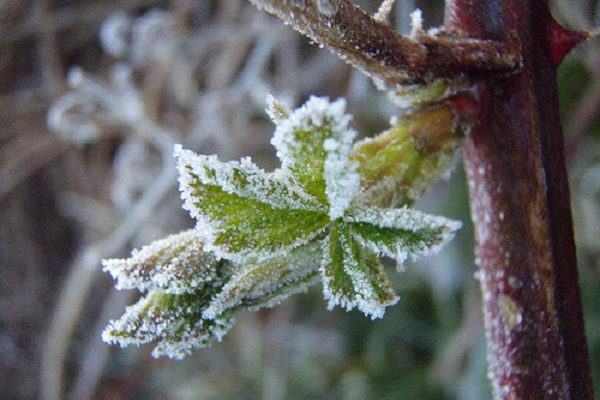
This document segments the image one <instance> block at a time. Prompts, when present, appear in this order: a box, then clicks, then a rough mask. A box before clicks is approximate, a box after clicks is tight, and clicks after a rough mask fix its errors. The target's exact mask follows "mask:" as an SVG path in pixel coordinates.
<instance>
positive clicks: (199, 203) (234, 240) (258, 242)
mask: <svg viewBox="0 0 600 400" xmlns="http://www.w3.org/2000/svg"><path fill="white" fill-rule="evenodd" d="M176 154H177V155H178V156H179V168H180V187H181V190H182V197H183V198H184V200H185V208H187V209H188V210H189V211H190V213H191V214H192V216H194V217H195V218H196V219H197V220H198V224H197V226H196V229H197V230H198V231H200V232H201V234H202V235H203V236H204V238H205V241H206V245H205V248H204V249H205V250H206V251H213V252H215V254H216V255H217V257H222V258H226V259H229V260H232V261H234V262H242V261H246V260H249V259H254V258H256V259H258V260H259V261H261V260H264V259H267V258H270V257H275V256H278V255H282V254H285V253H286V252H289V251H290V250H292V249H293V248H295V247H298V246H300V245H302V244H306V243H308V242H309V241H310V240H312V239H313V238H315V237H316V236H317V235H319V234H320V233H321V231H322V230H323V229H324V227H325V226H326V225H327V223H328V222H329V221H328V217H327V215H326V214H325V210H326V208H325V206H323V205H320V204H319V203H316V202H314V199H312V198H311V197H310V196H308V195H306V194H305V193H303V192H302V191H301V190H299V189H298V188H297V187H295V186H294V185H293V184H291V183H290V182H289V181H284V180H282V179H280V178H279V177H277V176H274V175H273V174H267V173H265V172H264V171H262V170H259V169H258V168H257V167H256V166H255V165H254V164H251V163H249V161H247V162H242V163H235V162H231V163H221V162H219V161H218V160H217V159H216V157H205V156H198V155H196V154H194V153H192V152H190V151H186V150H181V149H177V150H176Z"/></svg>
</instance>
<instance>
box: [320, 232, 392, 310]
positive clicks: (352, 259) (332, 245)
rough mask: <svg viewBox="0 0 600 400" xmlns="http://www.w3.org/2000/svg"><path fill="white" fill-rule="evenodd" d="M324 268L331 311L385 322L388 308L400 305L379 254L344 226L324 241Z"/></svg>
mask: <svg viewBox="0 0 600 400" xmlns="http://www.w3.org/2000/svg"><path fill="white" fill-rule="evenodd" d="M323 252H324V258H323V264H322V267H321V272H322V280H323V293H324V295H325V299H326V300H328V302H329V304H328V308H329V309H332V308H333V307H334V306H336V305H339V306H341V307H343V308H345V309H347V310H351V309H353V308H354V307H356V308H358V309H359V310H360V311H362V312H363V313H365V314H366V315H367V316H371V318H373V319H375V318H381V317H383V314H384V312H385V307H387V306H390V305H393V304H396V302H397V301H398V297H397V296H396V294H395V293H394V291H393V289H392V287H391V284H390V282H389V279H388V277H387V275H386V273H385V271H384V269H383V266H382V265H381V263H380V261H379V258H378V257H377V254H376V253H375V252H373V251H371V250H369V249H367V248H365V247H363V246H361V245H360V244H359V243H358V242H357V241H356V240H355V239H354V238H353V236H352V235H351V234H350V232H349V231H348V230H347V227H346V226H345V224H344V223H343V222H336V223H335V224H334V227H333V228H332V230H331V232H330V234H329V236H328V237H327V238H326V239H325V241H324V250H323Z"/></svg>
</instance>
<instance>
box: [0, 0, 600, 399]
mask: <svg viewBox="0 0 600 400" xmlns="http://www.w3.org/2000/svg"><path fill="white" fill-rule="evenodd" d="M355 2H356V3H357V4H360V5H361V7H363V8H364V9H365V10H366V11H368V12H371V13H372V12H374V11H376V9H377V6H378V4H377V2H376V1H366V0H365V1H355ZM415 7H420V8H422V9H423V12H424V19H425V23H426V25H427V26H435V25H438V24H440V22H441V20H442V13H443V3H442V2H441V1H438V0H429V1H428V0H422V1H415V0H399V1H398V2H397V4H396V5H395V7H394V9H393V12H392V14H393V15H392V18H391V20H392V23H393V25H394V26H395V27H396V29H397V30H398V31H401V32H404V33H406V32H408V31H409V29H410V27H409V23H408V21H409V18H408V14H409V13H410V12H411V11H412V10H413V9H414V8H415ZM553 8H554V13H555V16H556V18H557V19H558V20H559V21H560V22H562V23H563V24H565V25H566V26H568V27H571V28H577V29H586V28H590V27H593V26H594V25H595V26H600V23H599V21H600V12H599V11H598V8H599V7H598V4H597V2H596V1H595V0H556V1H555V2H554V3H553ZM594 16H595V18H596V22H595V23H594ZM559 82H560V91H561V102H562V103H561V107H562V109H561V113H562V116H563V123H564V127H565V140H566V144H567V157H568V162H569V170H570V174H571V185H572V200H573V206H574V214H575V222H576V230H577V241H578V251H579V268H580V274H581V284H582V290H583V293H584V305H585V316H586V323H587V332H588V340H589V346H590V351H591V355H592V363H593V366H594V377H595V382H596V384H597V385H598V384H599V383H600V295H599V294H598V293H599V292H600V291H599V289H600V51H599V43H598V41H595V42H593V43H589V44H587V45H586V46H583V47H581V48H580V49H578V50H577V51H575V52H574V53H573V54H571V55H570V56H569V57H568V59H567V60H566V61H565V63H564V64H563V66H562V67H561V70H560V76H559ZM267 93H272V94H273V95H274V96H275V97H276V98H278V99H279V100H282V101H284V102H286V103H287V104H288V105H290V106H292V107H295V106H298V105H300V104H302V103H303V102H304V101H305V100H306V99H307V98H308V96H309V95H310V94H315V95H320V96H329V97H330V98H332V99H335V98H338V97H340V96H344V97H346V98H347V99H348V111H349V112H350V113H352V114H353V115H354V119H353V122H352V125H353V127H354V128H355V129H357V130H358V131H359V132H361V133H363V134H367V135H368V134H374V133H376V132H379V131H381V130H383V129H385V128H386V126H387V124H388V121H389V118H390V117H391V116H392V115H394V114H396V113H398V112H399V110H397V109H396V108H394V107H393V106H392V105H391V104H390V103H389V102H388V101H387V100H386V98H385V96H384V95H383V94H382V93H380V92H378V91H377V90H375V89H374V87H373V84H372V83H371V82H370V80H369V79H367V78H365V77H364V76H362V75H361V74H360V73H357V72H355V71H353V70H352V69H351V68H350V67H349V66H347V65H346V64H344V63H343V62H342V61H339V60H338V59H337V58H336V57H334V56H332V55H331V54H329V53H328V52H327V51H325V50H321V49H319V48H318V47H317V46H314V45H311V44H310V43H309V41H308V40H307V39H305V38H303V37H301V36H300V35H298V34H297V33H295V32H294V31H293V30H292V29H291V28H289V27H286V26H284V25H283V24H282V23H281V22H280V21H279V20H277V19H275V18H273V17H270V16H269V15H267V14H265V13H261V12H258V11H257V10H256V9H255V8H254V7H253V6H251V5H250V4H249V2H248V1H245V0H227V1H224V0H221V1H218V0H196V1H192V0H172V1H159V0H124V1H116V0H96V1H91V0H2V1H0V354H1V356H0V382H1V383H0V398H2V399H34V398H41V399H48V400H51V399H78V400H79V399H134V398H144V399H182V400H186V399H307V398H319V399H486V398H490V388H489V384H488V382H487V379H486V352H485V340H484V336H483V327H482V320H481V315H480V314H481V312H480V293H479V288H478V285H477V282H476V280H475V279H474V273H475V271H476V267H475V265H474V261H473V259H474V256H473V239H472V236H473V232H472V228H471V225H470V221H469V210H468V196H467V193H466V184H465V179H464V174H463V171H462V168H461V165H460V163H459V164H458V166H457V168H456V170H455V172H454V173H453V175H452V177H451V178H450V179H449V180H448V181H445V182H441V183H439V184H437V185H436V186H435V187H434V188H432V189H431V190H430V191H429V192H428V193H427V194H426V196H425V197H424V198H423V199H422V200H421V201H420V202H419V204H418V208H420V209H422V210H425V211H428V212H433V213H437V214H443V215H446V216H449V217H452V218H455V219H460V220H462V221H463V222H464V228H463V229H462V230H461V231H460V233H459V234H458V236H457V238H456V239H455V240H454V241H453V242H452V243H451V245H449V246H448V247H446V248H445V249H444V250H443V251H442V252H441V254H439V255H438V256H435V257H430V258H426V259H423V260H420V261H419V262H417V263H411V264H410V265H408V266H407V270H406V272H404V273H402V274H398V273H395V272H393V271H391V270H390V271H389V274H390V277H391V278H392V279H393V281H394V287H395V289H396V290H397V292H398V293H399V294H400V295H401V300H400V302H399V303H398V304H397V305H396V306H394V307H391V308H388V310H387V312H386V315H385V318H384V319H382V320H377V321H374V322H372V321H371V320H370V319H368V318H365V317H364V315H362V314H361V313H360V312H358V311H353V312H345V311H343V310H341V309H339V308H337V309H335V310H334V311H332V312H329V311H327V310H326V304H325V302H324V300H323V299H322V294H321V288H320V287H314V288H313V289H312V290H310V291H309V293H307V294H302V295H296V296H294V297H292V298H291V299H289V300H287V301H286V302H285V303H283V304H282V305H280V306H278V307H275V308H273V309H269V310H264V311H261V312H258V313H242V314H241V315H240V316H239V317H238V321H237V323H236V325H235V327H234V329H233V330H232V331H231V332H230V333H229V334H228V335H227V336H226V337H225V338H224V340H223V342H222V343H219V344H217V345H214V346H213V347H212V348H209V349H203V350H200V351H196V352H195V353H193V354H192V355H191V356H188V357H187V358H185V359H184V360H183V361H174V360H170V359H166V358H164V359H154V358H152V357H151V356H150V351H151V349H152V346H145V347H141V348H127V349H120V348H116V347H110V346H108V345H106V344H105V343H103V342H102V341H101V340H100V332H101V331H102V330H103V328H104V327H105V325H106V323H107V321H108V320H109V319H111V318H117V317H119V316H120V315H121V314H122V313H123V310H124V307H125V306H126V305H128V304H132V303H133V302H134V301H135V298H136V296H138V294H137V293H135V292H133V291H117V290H115V289H114V288H113V285H114V282H113V281H112V280H111V279H110V277H109V276H108V274H107V273H103V272H101V266H100V260H101V259H102V258H111V257H126V256H127V255H128V254H129V252H130V251H131V249H132V248H134V247H139V246H141V245H144V244H148V243H150V242H151V241H152V240H154V239H157V238H161V237H164V236H166V235H168V234H171V233H175V232H178V231H180V230H182V229H185V228H189V227H191V226H193V221H192V220H191V218H189V217H188V215H187V214H186V213H185V212H184V211H183V210H182V209H181V200H180V198H179V193H178V190H177V181H176V172H175V168H174V161H173V157H172V155H171V153H172V146H173V144H174V143H182V144H183V145H184V147H187V148H190V149H193V150H195V151H197V152H199V153H205V154H212V153H216V154H218V155H219V156H220V157H221V158H222V159H224V160H230V159H237V158H239V157H241V156H251V157H252V158H253V160H254V161H256V162H257V163H258V164H259V165H261V166H262V167H264V168H267V169H272V168H274V167H276V165H277V161H276V159H275V154H274V150H273V148H272V147H271V146H270V144H269V140H270V137H271V134H272V132H273V130H274V127H273V125H272V124H271V122H270V121H269V120H268V118H267V116H266V114H265V113H264V108H265V96H266V94H267ZM597 389H600V388H597Z"/></svg>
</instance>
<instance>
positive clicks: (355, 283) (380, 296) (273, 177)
mask: <svg viewBox="0 0 600 400" xmlns="http://www.w3.org/2000/svg"><path fill="white" fill-rule="evenodd" d="M344 108H345V103H344V102H343V101H341V100H340V101H336V102H334V103H329V101H328V100H327V99H320V98H314V97H313V98H311V99H310V100H309V101H308V102H307V103H306V104H305V105H304V106H303V107H301V108H300V109H298V110H295V111H290V110H289V109H288V108H287V107H286V106H285V105H284V104H282V103H279V102H277V101H276V100H274V99H273V98H270V99H269V108H268V113H269V115H270V117H271V119H272V120H273V121H274V122H275V123H276V124H277V125H278V127H277V130H276V133H275V136H274V138H273V140H272V143H273V144H274V145H275V147H276V148H277V154H278V156H279V157H280V159H281V162H282V166H281V168H279V169H277V170H275V171H274V172H265V171H264V170H262V169H260V168H259V167H257V166H256V165H255V164H253V163H252V162H251V160H250V159H249V158H244V159H242V160H240V161H239V162H235V161H233V162H226V163H225V162H221V161H219V160H218V159H217V157H216V156H201V155H196V154H194V153H193V152H191V151H189V150H183V149H182V148H181V146H177V147H176V149H175V155H176V156H177V158H178V168H179V173H180V189H181V191H182V198H183V199H184V208H186V209H187V210H189V211H190V214H191V215H192V216H193V217H194V218H196V219H197V221H198V222H197V225H196V228H195V229H193V230H189V231H185V232H182V233H180V234H178V235H172V236H169V237H167V238H165V239H163V240H159V241H156V242H154V243H152V244H151V245H149V246H145V247H143V248H142V249H141V250H136V251H134V252H133V253H132V256H131V257H130V258H128V259H124V260H108V261H105V262H104V269H105V270H107V271H109V272H110V273H111V274H112V275H113V277H114V278H115V279H116V280H117V287H118V288H120V289H121V288H138V289H140V290H142V291H144V290H148V291H149V293H148V294H147V296H146V297H144V298H143V299H141V300H140V301H139V302H138V303H137V304H136V305H134V306H132V307H129V308H127V310H126V313H125V315H123V317H121V319H119V320H116V321H111V323H110V324H109V326H108V328H107V329H106V330H105V332H104V334H103V338H104V340H105V341H108V342H110V343H120V344H121V345H122V346H126V345H128V344H142V343H147V342H150V341H155V342H157V347H156V348H155V350H154V354H155V355H161V354H165V355H167V356H169V357H175V358H181V357H183V356H184V355H185V354H187V353H189V352H190V351H191V350H192V349H194V348H197V347H204V346H207V345H210V343H211V342H213V341H214V340H220V339H221V337H222V336H223V335H224V334H225V333H226V332H227V330H228V329H229V328H230V326H231V323H232V319H233V315H234V313H235V312H237V311H239V310H242V309H246V310H256V309H259V308H261V307H270V306H273V305H275V304H278V303H279V302H281V301H283V300H284V299H285V298H287V297H288V296H290V295H292V294H294V293H298V292H301V291H304V290H306V288H307V287H308V286H309V285H311V284H313V283H314V282H315V281H317V280H318V279H319V277H320V278H321V280H322V282H323V293H324V296H325V299H326V300H327V301H328V305H329V308H332V307H334V306H337V305H339V306H342V307H343V308H345V309H348V310H350V309H353V308H358V309H359V310H360V311H362V312H363V313H365V314H366V315H367V316H370V317H372V318H373V319H375V318H380V317H382V316H383V314H384V312H385V308H386V307H387V306H390V305H393V304H395V303H396V302H397V301H398V297H397V296H396V294H395V293H394V291H393V289H392V287H391V284H390V282H389V279H388V277H387V275H386V273H385V271H384V268H383V266H382V264H381V262H380V260H379V257H380V256H387V257H392V258H394V259H396V260H397V261H398V262H402V261H404V260H405V259H406V257H407V256H408V255H412V256H413V257H416V256H419V255H424V254H427V253H430V252H433V251H436V250H437V249H439V248H440V247H441V246H442V245H443V244H444V243H445V242H446V241H448V240H449V239H450V238H451V237H452V236H453V234H454V232H455V230H456V229H458V227H459V226H460V223H458V222H455V221H450V220H448V219H446V218H442V217H435V216H430V215H426V214H423V213H421V212H418V211H414V210H411V209H408V208H407V207H406V205H407V204H410V203H411V202H412V201H413V200H414V199H415V198H416V197H417V195H418V194H420V193H421V192H422V185H423V184H424V183H425V182H430V181H431V180H432V179H434V178H435V177H437V176H439V172H440V171H439V170H440V166H441V165H443V164H444V163H445V162H446V161H445V160H446V159H445V158H444V155H443V154H446V152H450V151H451V150H453V148H454V145H455V142H453V139H452V135H450V136H449V137H450V139H448V137H447V132H443V131H440V132H437V131H433V132H430V134H429V135H428V136H424V137H423V138H421V139H422V140H421V139H420V140H416V139H415V137H413V133H414V130H415V129H417V128H419V129H420V128H423V127H425V126H427V123H428V122H427V118H425V117H424V116H429V117H430V116H432V115H435V113H433V114H432V113H429V114H427V113H426V114H424V116H421V117H418V118H417V117H415V119H414V120H412V122H411V120H410V119H404V120H403V121H404V122H402V123H400V124H398V125H397V126H395V127H394V128H392V129H391V130H390V131H388V132H386V133H384V134H383V135H381V136H380V137H378V138H375V139H372V140H365V141H363V142H361V143H360V144H359V145H356V146H354V147H353V146H352V141H353V139H354V137H355V133H354V131H352V130H350V129H349V128H348V122H349V120H350V117H349V116H347V115H345V114H344ZM438 111H439V110H438ZM447 111H448V110H442V111H440V112H441V115H442V116H447ZM450 111H451V110H450ZM436 112H437V111H436ZM398 205H403V206H404V207H403V208H399V209H398V208H389V206H398Z"/></svg>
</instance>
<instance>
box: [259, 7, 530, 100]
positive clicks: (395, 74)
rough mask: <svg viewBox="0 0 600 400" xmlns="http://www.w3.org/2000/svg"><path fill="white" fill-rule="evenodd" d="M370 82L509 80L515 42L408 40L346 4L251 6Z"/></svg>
mask: <svg viewBox="0 0 600 400" xmlns="http://www.w3.org/2000/svg"><path fill="white" fill-rule="evenodd" d="M250 1H251V2H252V3H254V4H255V5H256V6H257V7H258V8H260V9H263V10H265V11H267V12H269V13H271V14H274V15H276V16H278V17H279V18H281V19H282V20H284V21H285V22H286V23H288V24H290V25H291V26H292V27H294V29H296V30H297V31H299V32H301V33H303V34H305V35H307V36H308V37H310V38H311V39H312V40H314V41H315V42H317V43H319V44H321V45H323V46H325V47H327V48H329V49H330V50H331V51H333V52H334V53H336V54H338V55H339V56H340V57H342V58H343V59H345V60H346V61H348V62H349V63H350V64H352V65H353V66H354V67H356V68H358V69H359V70H361V71H363V72H365V73H366V74H367V75H369V76H371V77H372V78H373V79H374V80H375V82H376V83H377V84H378V86H379V87H380V88H382V89H393V88H395V87H397V86H398V85H401V84H414V83H428V82H432V81H433V80H436V79H453V78H456V77H457V76H461V77H462V76H481V75H484V76H489V75H490V74H495V75H508V74H510V73H514V72H515V71H517V70H518V68H519V67H520V65H521V59H520V52H519V51H518V50H519V49H518V48H517V47H515V43H516V42H511V43H508V42H498V41H494V40H488V39H485V40H477V39H472V38H465V37H454V36H449V35H443V34H440V35H438V36H428V35H418V36H416V37H409V36H404V35H401V34H399V33H398V32H396V31H394V30H393V29H392V27H391V26H390V25H389V24H387V23H385V22H382V21H380V20H377V19H375V18H373V17H371V16H369V15H368V14H366V13H365V12H364V11H362V10H361V9H360V8H358V7H356V6H355V5H354V4H352V3H351V2H350V1H347V0H300V1H287V0H250Z"/></svg>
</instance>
